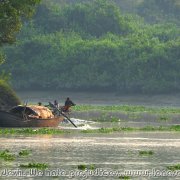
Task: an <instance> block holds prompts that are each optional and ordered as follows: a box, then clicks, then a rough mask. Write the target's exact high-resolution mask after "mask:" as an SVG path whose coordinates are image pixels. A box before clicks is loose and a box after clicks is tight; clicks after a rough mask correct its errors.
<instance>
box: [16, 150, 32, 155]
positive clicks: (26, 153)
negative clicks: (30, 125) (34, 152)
mask: <svg viewBox="0 0 180 180" xmlns="http://www.w3.org/2000/svg"><path fill="white" fill-rule="evenodd" d="M30 152H31V150H28V149H23V150H21V151H20V152H19V156H28V155H29V154H30Z"/></svg>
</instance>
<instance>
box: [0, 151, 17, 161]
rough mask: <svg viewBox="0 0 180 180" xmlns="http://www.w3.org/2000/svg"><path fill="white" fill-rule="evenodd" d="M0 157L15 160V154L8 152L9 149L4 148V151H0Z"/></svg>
mask: <svg viewBox="0 0 180 180" xmlns="http://www.w3.org/2000/svg"><path fill="white" fill-rule="evenodd" d="M0 158H1V159H3V160H5V161H13V160H15V155H14V154H12V153H10V151H9V150H8V149H6V150H4V151H0Z"/></svg>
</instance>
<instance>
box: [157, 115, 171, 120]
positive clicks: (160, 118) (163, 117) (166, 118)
mask: <svg viewBox="0 0 180 180" xmlns="http://www.w3.org/2000/svg"><path fill="white" fill-rule="evenodd" d="M158 120H159V121H169V120H170V118H169V117H167V116H161V117H159V119H158Z"/></svg>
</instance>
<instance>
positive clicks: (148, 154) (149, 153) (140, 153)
mask: <svg viewBox="0 0 180 180" xmlns="http://www.w3.org/2000/svg"><path fill="white" fill-rule="evenodd" d="M153 154H154V152H153V151H151V150H150V151H139V155H140V156H152V155H153Z"/></svg>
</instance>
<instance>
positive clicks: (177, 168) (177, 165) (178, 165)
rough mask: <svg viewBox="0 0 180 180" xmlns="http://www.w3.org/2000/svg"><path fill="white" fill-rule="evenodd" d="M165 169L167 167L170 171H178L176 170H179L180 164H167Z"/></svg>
mask: <svg viewBox="0 0 180 180" xmlns="http://www.w3.org/2000/svg"><path fill="white" fill-rule="evenodd" d="M167 169H169V170H171V171H178V170H180V164H175V165H171V166H167Z"/></svg>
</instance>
